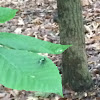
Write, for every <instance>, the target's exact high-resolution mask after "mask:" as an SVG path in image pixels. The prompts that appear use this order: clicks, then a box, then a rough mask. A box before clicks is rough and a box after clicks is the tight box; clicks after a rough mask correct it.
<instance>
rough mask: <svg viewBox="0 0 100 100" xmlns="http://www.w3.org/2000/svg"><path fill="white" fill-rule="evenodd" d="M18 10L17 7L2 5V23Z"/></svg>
mask: <svg viewBox="0 0 100 100" xmlns="http://www.w3.org/2000/svg"><path fill="white" fill-rule="evenodd" d="M17 11H18V10H16V9H11V8H5V7H0V23H4V22H6V21H9V20H11V19H12V18H13V17H14V16H15V14H16V12H17Z"/></svg>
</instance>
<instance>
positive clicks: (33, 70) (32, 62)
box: [0, 7, 71, 96]
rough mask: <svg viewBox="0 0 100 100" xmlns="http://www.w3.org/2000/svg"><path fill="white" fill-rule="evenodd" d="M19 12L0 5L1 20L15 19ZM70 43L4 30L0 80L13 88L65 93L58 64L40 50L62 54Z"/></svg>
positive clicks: (0, 48)
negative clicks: (53, 41)
mask: <svg viewBox="0 0 100 100" xmlns="http://www.w3.org/2000/svg"><path fill="white" fill-rule="evenodd" d="M17 11H18V10H16V9H10V8H4V7H0V23H4V22H6V21H9V20H10V19H12V18H13V17H14V16H15V14H16V12H17ZM70 46H71V45H61V44H54V43H50V42H46V41H42V40H39V39H36V38H34V37H30V36H24V35H17V34H12V33H5V32H1V33H0V76H1V77H0V83H1V84H3V85H4V86H6V87H8V88H12V89H17V90H26V91H39V92H45V93H56V94H58V95H61V96H63V93H62V82H61V76H60V74H59V71H58V69H57V66H56V65H55V64H54V63H53V62H52V61H51V60H50V59H49V58H47V57H45V56H41V55H39V53H49V54H60V53H62V52H63V51H64V50H66V49H67V48H68V47H70Z"/></svg>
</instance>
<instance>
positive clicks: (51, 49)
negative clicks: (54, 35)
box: [0, 33, 71, 54]
mask: <svg viewBox="0 0 100 100" xmlns="http://www.w3.org/2000/svg"><path fill="white" fill-rule="evenodd" d="M0 44H2V45H4V46H7V47H9V48H13V49H19V50H28V51H32V52H34V53H49V54H60V53H62V52H64V50H66V49H67V48H68V47H70V46H71V45H61V44H54V43H50V42H47V41H42V40H39V39H36V38H34V37H30V36H24V35H17V34H10V33H0Z"/></svg>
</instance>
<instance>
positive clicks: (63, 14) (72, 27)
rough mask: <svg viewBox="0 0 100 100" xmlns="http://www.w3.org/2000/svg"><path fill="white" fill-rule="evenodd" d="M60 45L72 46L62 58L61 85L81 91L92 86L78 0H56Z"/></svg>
mask: <svg viewBox="0 0 100 100" xmlns="http://www.w3.org/2000/svg"><path fill="white" fill-rule="evenodd" d="M57 5H58V17H59V27H60V41H61V44H64V45H65V44H66V45H69V44H72V47H70V48H69V49H67V50H66V51H65V52H64V53H63V56H62V66H63V85H65V84H66V83H67V84H68V85H69V86H70V88H72V89H73V90H75V91H83V90H85V89H88V88H90V86H91V84H92V80H91V76H90V73H89V72H88V65H87V58H86V53H85V41H84V40H85V36H84V30H83V21H82V10H81V4H80V0H57Z"/></svg>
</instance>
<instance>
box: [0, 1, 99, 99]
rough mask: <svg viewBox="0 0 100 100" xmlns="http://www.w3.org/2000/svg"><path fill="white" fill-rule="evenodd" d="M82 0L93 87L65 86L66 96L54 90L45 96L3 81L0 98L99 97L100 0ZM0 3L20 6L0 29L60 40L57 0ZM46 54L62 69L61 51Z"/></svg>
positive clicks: (47, 39) (55, 41)
mask: <svg viewBox="0 0 100 100" xmlns="http://www.w3.org/2000/svg"><path fill="white" fill-rule="evenodd" d="M82 1H83V2H82V6H83V12H82V13H83V18H84V19H83V20H84V28H85V43H86V53H87V58H88V68H89V72H90V73H91V76H92V79H93V82H94V87H93V88H92V89H90V90H88V91H84V92H82V93H76V92H74V91H71V90H68V89H66V88H64V89H63V93H64V98H61V97H59V96H58V95H55V94H50V95H49V97H46V95H45V97H44V98H43V97H39V96H37V95H38V94H36V93H35V92H31V91H28V92H27V91H17V90H12V89H8V88H6V87H4V86H2V85H0V100H100V0H82ZM0 6H2V7H10V8H13V9H18V10H19V11H18V13H17V15H16V16H15V17H14V18H13V19H12V20H11V21H8V22H6V23H4V24H0V32H10V33H15V34H23V35H28V36H32V37H36V38H38V39H41V40H44V41H50V42H52V43H60V38H59V26H58V23H57V2H56V0H0ZM46 56H48V57H49V58H50V59H52V60H53V62H54V63H55V64H56V65H57V66H58V69H59V70H61V69H60V66H61V55H56V56H55V55H50V54H49V55H48V54H46ZM40 84H41V83H40Z"/></svg>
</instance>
